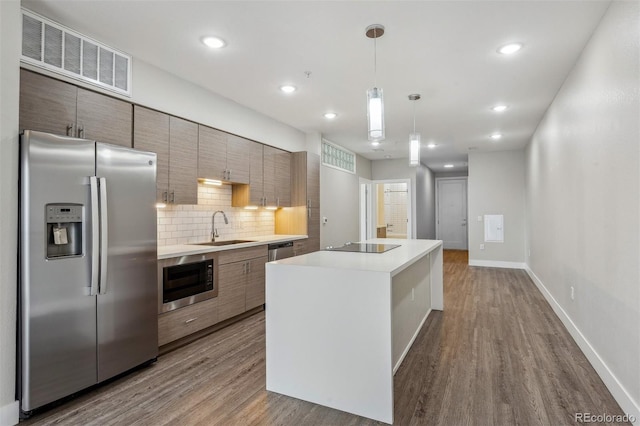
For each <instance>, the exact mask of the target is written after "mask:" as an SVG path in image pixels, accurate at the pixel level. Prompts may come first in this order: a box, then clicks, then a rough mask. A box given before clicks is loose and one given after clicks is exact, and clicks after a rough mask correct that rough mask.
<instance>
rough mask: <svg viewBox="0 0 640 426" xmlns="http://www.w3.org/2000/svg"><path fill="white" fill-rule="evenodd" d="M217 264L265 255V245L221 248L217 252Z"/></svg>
mask: <svg viewBox="0 0 640 426" xmlns="http://www.w3.org/2000/svg"><path fill="white" fill-rule="evenodd" d="M219 253H220V254H219V255H218V264H219V265H224V264H225V263H233V262H241V261H243V260H249V259H254V258H256V257H262V256H266V255H267V246H266V245H262V246H257V247H249V248H244V249H235V250H223V251H220V252H219Z"/></svg>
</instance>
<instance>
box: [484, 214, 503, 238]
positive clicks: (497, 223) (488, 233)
mask: <svg viewBox="0 0 640 426" xmlns="http://www.w3.org/2000/svg"><path fill="white" fill-rule="evenodd" d="M484 241H485V242H488V243H503V242H504V216H503V215H501V214H486V215H484Z"/></svg>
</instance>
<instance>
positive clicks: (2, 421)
mask: <svg viewBox="0 0 640 426" xmlns="http://www.w3.org/2000/svg"><path fill="white" fill-rule="evenodd" d="M19 421H20V403H19V402H18V401H13V402H12V403H10V404H7V405H2V406H0V425H2V426H13V425H17V424H18V422H19Z"/></svg>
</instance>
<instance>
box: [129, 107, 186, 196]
mask: <svg viewBox="0 0 640 426" xmlns="http://www.w3.org/2000/svg"><path fill="white" fill-rule="evenodd" d="M134 119H135V125H134V131H133V146H134V148H136V149H140V150H143V151H151V152H155V153H156V155H157V164H158V167H157V172H156V173H157V174H156V188H157V199H158V201H160V202H164V203H175V204H197V203H198V181H197V173H196V169H195V168H194V167H193V165H194V164H196V162H197V161H198V160H197V153H198V125H197V124H196V123H193V122H190V121H187V120H183V119H181V118H177V117H173V116H170V115H168V114H164V113H162V112H158V111H154V110H151V109H148V108H144V107H141V106H137V105H136V106H135V107H134Z"/></svg>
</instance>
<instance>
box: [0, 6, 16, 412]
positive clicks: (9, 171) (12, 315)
mask: <svg viewBox="0 0 640 426" xmlns="http://www.w3.org/2000/svg"><path fill="white" fill-rule="evenodd" d="M20 22H21V19H20V2H19V1H17V0H2V1H0V203H1V204H2V206H3V207H2V208H1V209H0V235H2V238H0V425H10V424H15V423H17V422H18V404H17V403H16V402H15V375H16V363H15V362H16V359H15V356H16V300H17V299H16V289H17V286H16V283H17V279H16V274H17V266H16V259H17V238H18V232H17V230H18V208H17V202H18V99H19V93H18V90H19V87H20V84H19V82H20V74H19V69H18V66H19V65H18V64H19V60H20V44H19V43H18V42H17V40H20V39H21V34H20V28H21V27H20Z"/></svg>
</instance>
